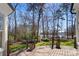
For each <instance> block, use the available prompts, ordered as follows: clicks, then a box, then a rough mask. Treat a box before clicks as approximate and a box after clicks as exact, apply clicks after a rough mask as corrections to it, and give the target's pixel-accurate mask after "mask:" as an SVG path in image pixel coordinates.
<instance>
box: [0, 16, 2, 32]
mask: <svg viewBox="0 0 79 59" xmlns="http://www.w3.org/2000/svg"><path fill="white" fill-rule="evenodd" d="M2 25H3V19H2V17H0V31H2V27H3V26H2Z"/></svg>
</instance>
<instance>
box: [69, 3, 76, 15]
mask: <svg viewBox="0 0 79 59" xmlns="http://www.w3.org/2000/svg"><path fill="white" fill-rule="evenodd" d="M73 6H74V3H71V7H70V12H71V13H72V14H76V13H75V12H73Z"/></svg>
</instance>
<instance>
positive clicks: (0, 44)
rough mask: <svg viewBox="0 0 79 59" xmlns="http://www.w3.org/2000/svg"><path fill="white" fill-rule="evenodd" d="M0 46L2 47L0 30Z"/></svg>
mask: <svg viewBox="0 0 79 59" xmlns="http://www.w3.org/2000/svg"><path fill="white" fill-rule="evenodd" d="M0 47H2V32H0Z"/></svg>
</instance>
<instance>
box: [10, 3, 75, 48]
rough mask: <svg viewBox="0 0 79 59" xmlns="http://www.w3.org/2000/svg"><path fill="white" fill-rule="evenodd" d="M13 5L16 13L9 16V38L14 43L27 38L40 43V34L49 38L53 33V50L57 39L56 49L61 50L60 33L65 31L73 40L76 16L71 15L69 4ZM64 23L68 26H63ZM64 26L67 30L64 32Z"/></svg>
mask: <svg viewBox="0 0 79 59" xmlns="http://www.w3.org/2000/svg"><path fill="white" fill-rule="evenodd" d="M12 5H13V7H14V8H15V11H14V12H13V13H12V15H10V16H9V38H10V39H13V40H14V42H17V41H18V40H19V41H21V40H22V39H27V37H29V38H30V37H31V38H32V39H37V41H39V39H40V38H39V36H40V33H42V35H43V36H42V38H45V37H47V38H49V34H50V33H52V34H51V35H52V38H51V39H52V48H53V46H54V40H55V39H56V40H57V43H56V48H60V37H59V32H62V31H64V32H65V33H66V35H67V38H68V35H71V36H72V38H73V36H74V35H75V32H74V31H75V28H74V27H75V26H74V25H75V24H74V21H75V17H74V16H75V15H73V14H71V12H70V8H71V4H69V3H61V4H56V3H55V4H53V3H52V4H46V3H26V4H20V3H19V4H17V3H15V4H14V3H13V4H12ZM69 20H71V21H70V22H71V23H70V25H69V23H68V22H69ZM64 23H66V24H65V25H63V24H64ZM63 26H65V30H62V29H63ZM72 29H74V31H73V30H72ZM70 31H71V32H70Z"/></svg>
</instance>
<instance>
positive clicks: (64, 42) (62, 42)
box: [36, 40, 74, 46]
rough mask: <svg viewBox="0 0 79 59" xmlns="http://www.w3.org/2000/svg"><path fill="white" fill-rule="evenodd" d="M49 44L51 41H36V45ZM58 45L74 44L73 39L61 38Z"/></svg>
mask: <svg viewBox="0 0 79 59" xmlns="http://www.w3.org/2000/svg"><path fill="white" fill-rule="evenodd" d="M55 43H56V41H55ZM51 44H52V42H51V41H48V42H45V41H42V42H38V43H37V44H36V46H47V45H51ZM60 45H61V46H74V41H73V40H61V41H60Z"/></svg>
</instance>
